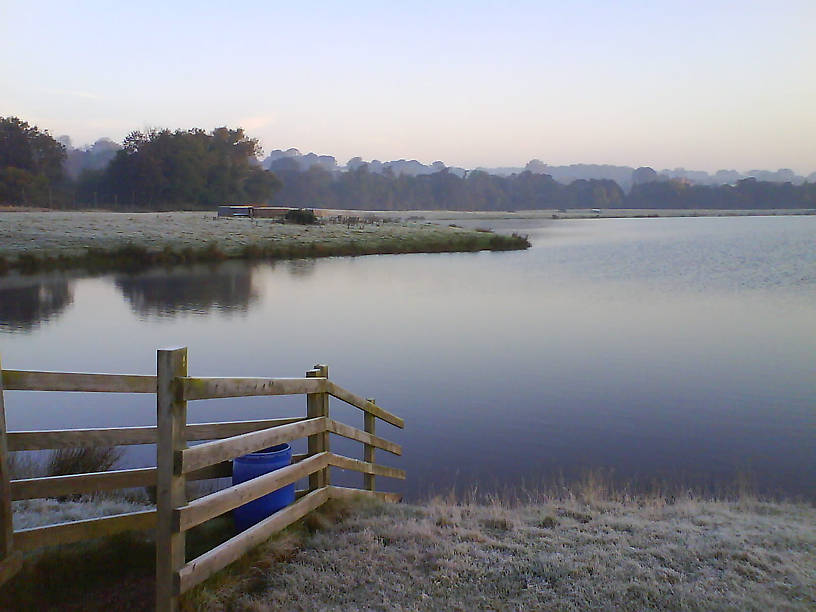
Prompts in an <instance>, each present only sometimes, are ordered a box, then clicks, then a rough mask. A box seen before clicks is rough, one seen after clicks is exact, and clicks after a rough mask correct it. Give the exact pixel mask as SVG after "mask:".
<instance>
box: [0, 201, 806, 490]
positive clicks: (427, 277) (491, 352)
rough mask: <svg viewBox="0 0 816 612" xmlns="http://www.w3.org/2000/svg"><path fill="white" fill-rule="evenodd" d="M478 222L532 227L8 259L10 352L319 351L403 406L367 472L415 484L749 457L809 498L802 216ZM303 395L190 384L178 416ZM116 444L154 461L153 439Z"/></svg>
mask: <svg viewBox="0 0 816 612" xmlns="http://www.w3.org/2000/svg"><path fill="white" fill-rule="evenodd" d="M478 225H481V226H484V225H492V226H494V227H497V228H498V229H501V230H522V231H524V232H525V233H529V234H530V237H531V239H532V241H533V244H534V246H533V248H532V249H530V250H529V251H527V252H518V253H479V254H443V255H400V256H376V257H363V258H356V259H325V260H318V261H298V262H285V263H279V264H277V265H274V266H273V265H267V264H263V265H245V264H228V265H222V266H220V267H218V268H207V267H202V268H192V269H190V268H182V269H175V270H172V271H170V272H167V271H154V272H150V273H147V274H140V275H135V276H128V275H114V276H105V277H96V278H82V277H79V278H66V277H61V276H45V277H22V278H21V277H6V278H4V279H0V321H2V326H0V352H2V359H3V365H4V366H5V367H8V368H16V369H52V370H68V371H110V372H134V373H151V372H155V349H156V348H158V347H165V346H172V345H186V346H188V347H189V349H190V371H191V374H192V375H201V376H217V375H229V376H302V375H303V372H304V371H305V370H306V369H309V368H310V367H311V366H312V365H313V364H315V363H318V362H321V363H328V364H330V366H331V376H332V377H333V378H334V379H335V380H337V381H338V382H339V383H340V384H342V385H343V386H345V387H346V388H348V389H350V390H352V391H355V392H357V393H359V394H361V395H365V396H368V397H375V398H377V400H378V402H379V403H380V404H381V405H383V406H384V407H386V408H387V409H389V410H392V411H394V412H396V413H397V414H399V415H402V416H404V417H405V418H406V421H407V423H408V427H407V428H406V429H405V430H404V431H400V430H397V429H395V428H392V427H390V426H388V425H385V424H382V423H380V424H379V428H380V432H381V433H382V434H383V435H385V436H387V437H390V438H392V439H394V440H396V441H398V442H400V443H401V444H403V445H404V456H403V457H402V458H394V457H390V456H389V455H388V454H387V453H384V452H382V451H380V455H382V457H383V459H384V462H386V463H390V464H392V465H397V466H399V467H403V468H405V469H406V470H408V474H409V480H408V481H407V482H406V483H404V484H400V483H396V482H390V481H388V479H381V480H382V485H383V486H384V487H386V486H390V488H391V489H392V490H402V491H404V492H406V493H408V494H409V495H411V496H417V495H424V494H427V493H428V492H446V491H448V490H450V489H451V488H452V487H457V488H458V489H460V490H467V489H472V488H474V487H477V486H478V488H479V490H481V491H488V490H492V489H495V488H497V487H498V488H504V487H509V486H514V485H517V484H519V483H524V484H525V485H527V486H536V484H537V483H541V482H543V483H550V482H552V481H553V480H554V479H556V478H559V477H560V476H562V475H563V476H564V477H566V478H572V477H575V476H580V475H581V474H583V473H585V472H586V471H587V470H589V469H596V468H603V469H605V470H608V473H611V474H612V476H613V477H614V478H619V479H621V480H626V481H629V482H634V483H638V484H648V483H650V482H652V481H654V480H658V481H668V482H675V483H676V482H683V483H687V484H689V485H694V486H698V487H709V486H710V487H720V486H730V485H732V484H733V483H734V482H735V481H736V479H737V477H738V475H747V476H748V477H749V479H751V480H753V481H754V482H755V483H756V486H757V488H758V489H759V490H760V491H763V492H773V493H782V494H786V495H796V496H805V497H810V498H814V497H816V493H814V491H816V443H815V442H816V308H815V307H814V305H815V304H816V248H814V247H816V238H815V237H816V217H764V218H763V217H754V218H750V217H742V218H694V219H631V220H623V219H621V220H584V221H559V222H547V221H541V220H539V221H523V220H519V221H500V222H484V221H483V222H479V223H478ZM304 405H305V400H304V399H303V398H271V399H270V398H261V399H251V400H246V399H241V400H213V401H208V402H193V403H191V406H190V420H191V421H206V420H224V419H225V418H226V417H227V416H229V417H230V418H232V417H234V418H259V417H264V416H275V415H290V414H300V413H302V412H303V411H304ZM6 408H7V412H8V423H9V428H10V429H13V430H19V429H35V428H61V427H86V426H97V427H100V426H117V425H140V424H150V423H154V422H155V415H154V410H155V406H154V403H153V401H151V399H150V398H148V397H140V396H132V397H125V396H108V395H79V394H46V393H23V392H7V394H6ZM332 409H333V410H335V411H336V413H337V414H338V416H339V418H341V419H342V420H345V421H346V422H350V423H352V424H356V425H358V426H360V425H362V416H361V415H360V414H359V413H357V412H355V411H354V410H353V409H346V408H344V407H343V406H342V405H341V404H339V403H337V404H335V403H333V404H332ZM333 444H334V445H335V448H339V449H341V450H351V449H353V450H354V452H355V456H359V455H360V453H361V451H360V450H359V448H358V447H359V446H360V445H358V444H353V445H352V444H351V443H348V444H346V443H344V441H342V440H337V441H333ZM128 462H129V463H130V464H132V465H138V464H147V463H149V449H145V448H142V449H141V450H139V449H135V450H134V451H133V452H131V454H130V455H129V457H128ZM355 478H356V476H355ZM352 482H353V481H352Z"/></svg>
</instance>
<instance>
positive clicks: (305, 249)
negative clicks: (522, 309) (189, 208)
mask: <svg viewBox="0 0 816 612" xmlns="http://www.w3.org/2000/svg"><path fill="white" fill-rule="evenodd" d="M529 246H530V243H529V242H528V241H527V239H526V238H524V237H522V236H507V235H501V234H494V233H491V232H484V231H482V232H479V231H473V230H466V229H462V228H458V227H450V226H444V225H438V224H429V223H420V222H415V221H402V220H389V221H384V220H382V219H369V220H368V222H365V220H363V219H359V218H357V219H356V220H354V221H348V220H346V221H343V222H325V223H321V224H320V225H315V226H302V225H288V224H280V223H275V222H273V221H271V220H250V219H223V218H222V219H219V218H217V217H214V216H213V215H212V214H211V213H200V212H173V213H134V214H128V213H100V212H73V213H63V212H0V272H2V271H9V270H19V271H21V272H26V273H28V272H38V271H43V270H49V269H68V268H83V269H88V270H110V269H134V268H143V267H148V266H154V265H173V264H187V263H199V262H217V261H222V260H225V259H296V258H311V257H332V256H340V255H374V254H392V253H442V252H470V251H482V250H492V251H503V250H514V249H525V248H527V247H529Z"/></svg>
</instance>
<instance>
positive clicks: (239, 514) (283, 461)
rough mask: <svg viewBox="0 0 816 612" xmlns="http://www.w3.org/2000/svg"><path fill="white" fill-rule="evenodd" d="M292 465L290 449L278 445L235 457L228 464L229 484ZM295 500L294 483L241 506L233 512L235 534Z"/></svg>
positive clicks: (289, 447) (287, 446) (284, 445)
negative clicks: (230, 480)
mask: <svg viewBox="0 0 816 612" xmlns="http://www.w3.org/2000/svg"><path fill="white" fill-rule="evenodd" d="M291 463H292V447H291V446H289V445H288V444H279V445H278V446H272V447H270V448H266V449H264V450H262V451H258V452H257V453H250V454H249V455H244V456H243V457H236V458H235V459H234V460H233V462H232V484H233V485H236V484H239V483H242V482H246V481H247V480H251V479H252V478H257V477H258V476H262V475H263V474H268V473H269V472H272V471H274V470H278V469H280V468H282V467H286V466H287V465H289V464H291ZM294 501H295V484H294V483H292V484H289V485H286V486H285V487H282V488H280V489H278V490H277V491H273V492H272V493H269V494H268V495H264V496H263V497H261V498H259V499H256V500H254V501H251V502H249V503H248V504H244V505H243V506H240V507H238V508H236V509H235V510H234V511H233V518H234V520H235V528H236V529H237V530H238V531H244V530H245V529H249V528H250V527H252V526H253V525H254V524H255V523H259V522H260V521H262V520H264V519H265V518H266V517H268V516H270V515H271V514H272V513H273V512H277V511H278V510H280V509H281V508H283V507H284V506H288V505H289V504H291V503H292V502H294Z"/></svg>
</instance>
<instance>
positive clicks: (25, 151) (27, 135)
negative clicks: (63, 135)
mask: <svg viewBox="0 0 816 612" xmlns="http://www.w3.org/2000/svg"><path fill="white" fill-rule="evenodd" d="M64 159H65V147H64V146H63V145H62V144H60V143H59V142H57V141H56V140H54V138H52V137H51V135H50V134H49V133H48V132H47V131H40V130H39V129H38V128H37V127H36V126H31V125H29V124H28V123H26V122H25V121H21V120H20V119H18V118H17V117H0V201H4V202H9V203H14V204H23V205H40V206H44V205H49V204H52V203H53V194H54V190H55V189H57V188H58V187H60V184H61V181H62V178H63V174H62V162H63V160H64Z"/></svg>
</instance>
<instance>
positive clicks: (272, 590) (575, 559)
mask: <svg viewBox="0 0 816 612" xmlns="http://www.w3.org/2000/svg"><path fill="white" fill-rule="evenodd" d="M94 503H96V504H98V503H99V501H98V500H97V501H95V502H94ZM107 503H109V504H114V505H115V502H107ZM120 503H123V502H120ZM27 504H28V505H25V506H18V512H19V513H21V516H20V517H19V520H20V521H21V523H20V524H26V525H28V524H38V523H40V522H42V521H46V522H51V521H52V520H53V519H54V518H56V517H64V518H68V517H70V518H77V516H82V515H83V514H82V513H83V512H84V513H88V512H90V513H91V514H94V515H96V514H98V513H99V512H103V513H104V512H105V509H104V508H101V507H100V508H101V509H100V508H86V509H84V510H83V509H82V508H81V507H80V506H81V504H78V503H74V502H68V503H64V504H61V505H62V506H63V508H59V507H58V506H60V504H56V502H36V503H35V502H27ZM86 505H87V504H86ZM108 510H110V511H121V508H118V507H114V506H111V508H108ZM54 513H56V514H54ZM76 513H79V514H78V515H77V514H76ZM211 523H212V524H210V523H208V524H205V525H204V526H202V528H201V529H203V531H199V532H198V533H194V534H191V536H190V537H189V538H188V553H189V555H188V556H195V555H197V554H200V553H201V552H203V551H204V550H206V549H207V548H209V547H210V546H212V545H213V543H214V542H218V541H223V538H224V537H227V535H228V533H229V531H230V525H229V519H228V517H226V518H222V519H217V520H215V521H212V522H211ZM814 550H816V509H814V507H813V506H812V505H804V504H793V503H781V502H766V501H759V500H757V499H753V498H749V497H743V498H740V499H732V500H728V501H725V500H719V501H717V500H703V499H694V498H692V497H688V498H685V499H672V500H669V501H667V500H666V499H664V498H661V497H656V496H655V497H634V498H632V497H628V498H614V497H598V496H597V494H596V493H595V492H593V491H591V490H587V491H584V492H580V493H578V494H576V495H573V494H569V495H567V496H565V497H561V498H558V499H539V500H536V501H535V502H526V503H520V504H519V503H515V504H508V503H505V502H501V501H499V500H496V501H492V502H490V501H488V502H482V503H468V502H454V501H451V500H443V499H436V500H432V501H430V502H427V503H424V504H420V505H407V504H382V503H377V502H371V501H368V500H359V501H357V502H352V503H346V504H337V503H335V502H332V503H330V504H328V505H327V506H324V507H323V508H322V509H321V510H319V511H318V512H317V513H314V514H313V515H310V516H309V517H307V518H306V519H304V520H303V521H301V522H300V523H298V524H296V525H294V526H293V527H290V528H289V529H287V530H286V531H284V532H283V533H281V534H279V535H278V536H276V537H274V538H273V539H271V540H269V541H268V542H267V543H266V544H264V545H262V546H260V547H259V548H257V549H255V550H254V551H253V552H252V553H250V554H249V555H247V556H245V557H244V558H242V559H241V560H239V561H238V562H236V563H234V564H233V565H232V566H230V567H229V568H227V569H226V570H224V571H222V572H220V573H219V574H217V575H216V576H214V577H213V578H212V579H210V580H209V581H207V582H206V583H204V584H203V585H201V586H199V587H197V588H196V589H194V590H193V591H191V592H190V593H188V594H186V595H185V597H184V598H183V604H184V609H186V610H254V611H259V610H316V609H319V610H355V609H376V610H392V609H393V610H429V611H431V610H440V609H457V610H508V609H510V610H513V609H524V610H529V609H558V610H572V609H576V610H577V609H581V610H584V609H604V610H607V609H622V610H648V609H657V610H769V609H777V610H779V609H785V610H812V609H814V606H816V555H814V554H813V551H814ZM153 571H154V566H153V545H152V542H151V541H150V538H149V537H148V536H144V535H139V534H135V535H123V536H120V537H118V538H111V539H108V540H104V541H101V542H91V543H84V544H82V545H74V546H63V547H60V548H57V549H51V550H49V551H48V552H46V553H44V554H39V555H36V554H35V555H32V556H31V557H30V558H29V559H28V561H27V562H26V566H25V569H24V570H23V572H22V574H21V575H19V576H17V577H16V578H15V579H13V580H12V582H11V583H9V584H8V585H7V586H6V587H4V588H3V589H0V609H2V610H6V609H9V610H14V609H48V608H49V607H51V606H54V607H55V609H56V608H58V609H61V610H62V609H77V610H80V609H81V610H110V609H121V608H124V607H131V608H134V609H150V607H151V606H152V598H153V577H152V575H153Z"/></svg>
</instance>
